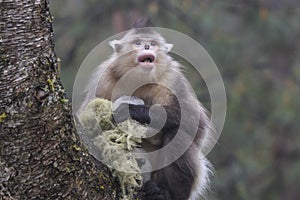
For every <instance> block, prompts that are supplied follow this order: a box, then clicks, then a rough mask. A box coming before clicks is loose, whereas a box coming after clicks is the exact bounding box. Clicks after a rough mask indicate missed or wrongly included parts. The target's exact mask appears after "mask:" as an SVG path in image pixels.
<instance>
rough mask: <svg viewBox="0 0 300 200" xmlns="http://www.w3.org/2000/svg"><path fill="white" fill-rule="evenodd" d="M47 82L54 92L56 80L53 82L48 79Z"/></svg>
mask: <svg viewBox="0 0 300 200" xmlns="http://www.w3.org/2000/svg"><path fill="white" fill-rule="evenodd" d="M47 82H48V84H49V86H50V89H51V91H54V82H55V81H54V80H51V79H50V78H48V79H47Z"/></svg>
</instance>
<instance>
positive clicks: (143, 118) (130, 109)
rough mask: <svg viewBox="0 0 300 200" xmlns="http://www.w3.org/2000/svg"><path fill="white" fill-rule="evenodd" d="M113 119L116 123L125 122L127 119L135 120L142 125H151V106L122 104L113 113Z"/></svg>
mask: <svg viewBox="0 0 300 200" xmlns="http://www.w3.org/2000/svg"><path fill="white" fill-rule="evenodd" d="M113 118H114V121H115V122H116V123H120V122H123V121H125V120H126V119H129V118H131V119H134V120H136V121H138V122H140V123H141V124H149V123H150V121H151V119H150V116H149V106H146V105H135V104H128V103H121V104H120V105H119V106H118V107H117V108H116V109H115V110H114V112H113Z"/></svg>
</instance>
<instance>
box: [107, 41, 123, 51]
mask: <svg viewBox="0 0 300 200" xmlns="http://www.w3.org/2000/svg"><path fill="white" fill-rule="evenodd" d="M109 45H110V46H111V47H112V48H113V50H114V51H115V52H119V51H120V49H121V42H120V40H112V41H110V42H109Z"/></svg>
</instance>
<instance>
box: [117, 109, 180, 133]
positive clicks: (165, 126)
mask: <svg viewBox="0 0 300 200" xmlns="http://www.w3.org/2000/svg"><path fill="white" fill-rule="evenodd" d="M162 108H163V109H162ZM150 110H151V112H150ZM113 118H114V120H115V122H116V123H120V122H123V121H125V120H126V119H129V118H131V119H133V120H136V121H138V122H139V123H141V124H149V125H150V127H152V128H154V129H156V130H162V131H167V130H174V129H178V127H179V125H180V111H178V109H177V108H174V107H173V108H172V107H169V106H152V107H151V106H148V105H135V104H128V103H122V104H120V105H119V106H118V107H117V108H116V109H115V110H114V114H113ZM150 122H151V124H150Z"/></svg>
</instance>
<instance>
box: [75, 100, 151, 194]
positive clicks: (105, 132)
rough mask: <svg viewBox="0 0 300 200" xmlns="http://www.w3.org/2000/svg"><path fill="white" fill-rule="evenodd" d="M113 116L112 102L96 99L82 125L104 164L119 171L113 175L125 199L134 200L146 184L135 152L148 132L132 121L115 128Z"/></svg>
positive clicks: (82, 119)
mask: <svg viewBox="0 0 300 200" xmlns="http://www.w3.org/2000/svg"><path fill="white" fill-rule="evenodd" d="M112 114H113V112H112V102H110V101H108V100H105V99H99V98H97V99H94V100H93V101H91V102H90V103H89V104H88V105H87V106H86V108H85V109H84V111H83V112H82V113H81V114H80V115H79V121H80V123H81V124H82V125H83V127H84V128H85V130H86V131H85V134H86V135H87V136H88V137H89V138H91V140H92V142H93V144H94V145H95V147H96V148H97V149H98V150H99V151H100V152H101V157H102V158H103V159H104V160H103V161H104V162H105V163H108V164H109V165H110V166H111V168H112V169H117V170H113V171H112V172H113V175H114V176H116V177H118V179H119V181H120V183H121V187H122V188H121V189H122V192H123V199H124V200H125V199H132V198H133V191H134V188H140V187H141V186H142V183H143V180H142V175H141V172H140V168H139V166H138V163H137V161H136V160H135V159H134V156H133V155H132V150H133V149H134V148H135V147H140V145H141V143H142V139H143V138H145V137H146V134H145V133H146V129H147V128H146V127H145V126H143V125H141V124H139V123H138V122H136V121H134V120H131V119H128V120H126V121H124V122H122V123H119V124H118V125H115V124H114V123H113V122H112Z"/></svg>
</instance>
